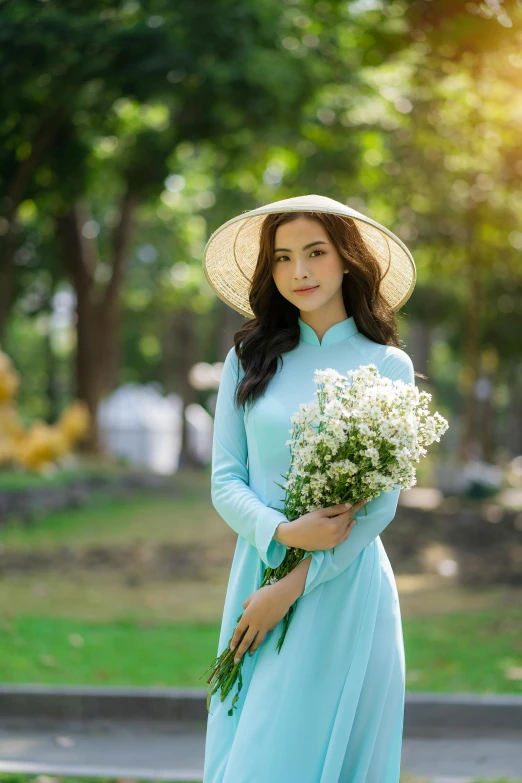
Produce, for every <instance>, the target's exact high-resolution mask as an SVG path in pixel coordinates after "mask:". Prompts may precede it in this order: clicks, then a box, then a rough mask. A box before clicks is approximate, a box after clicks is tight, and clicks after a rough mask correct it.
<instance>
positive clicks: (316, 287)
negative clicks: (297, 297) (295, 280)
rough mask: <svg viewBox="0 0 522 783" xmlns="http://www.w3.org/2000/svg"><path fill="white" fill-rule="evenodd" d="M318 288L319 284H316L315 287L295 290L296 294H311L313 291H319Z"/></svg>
mask: <svg viewBox="0 0 522 783" xmlns="http://www.w3.org/2000/svg"><path fill="white" fill-rule="evenodd" d="M318 288H319V286H318V285H314V287H313V288H303V289H301V291H299V290H297V291H294V293H295V294H311V293H312V292H313V291H317V289H318Z"/></svg>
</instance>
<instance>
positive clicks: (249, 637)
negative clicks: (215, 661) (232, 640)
mask: <svg viewBox="0 0 522 783" xmlns="http://www.w3.org/2000/svg"><path fill="white" fill-rule="evenodd" d="M256 634H257V630H256V629H254V630H253V631H251V630H250V628H249V629H248V631H247V632H246V633H245V635H244V636H243V639H242V640H241V644H240V645H239V646H238V648H237V650H236V654H235V655H234V663H237V662H238V661H239V659H240V658H242V657H243V655H244V654H245V653H246V651H247V650H248V648H249V647H250V645H251V644H252V642H253V640H254V638H255V636H256Z"/></svg>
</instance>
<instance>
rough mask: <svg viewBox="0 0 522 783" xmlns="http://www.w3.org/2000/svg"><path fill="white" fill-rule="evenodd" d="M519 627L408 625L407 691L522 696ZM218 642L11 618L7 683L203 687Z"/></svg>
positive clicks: (484, 618) (211, 628)
mask: <svg viewBox="0 0 522 783" xmlns="http://www.w3.org/2000/svg"><path fill="white" fill-rule="evenodd" d="M521 623H522V609H519V608H506V609H505V611H504V612H503V614H502V617H500V618H499V616H498V613H492V612H477V613H474V614H468V615H465V614H457V615H447V616H444V615H442V616H438V617H436V618H430V621H429V623H428V622H426V620H425V619H424V618H416V619H410V620H404V634H405V646H406V663H407V688H408V690H410V691H438V692H444V691H452V692H475V693H522V680H521V679H520V660H521V650H520V631H519V629H520V627H521ZM218 634H219V626H218V624H212V625H199V624H173V623H164V622H160V621H155V620H148V619H146V618H142V619H141V620H130V619H127V620H121V619H120V620H114V621H112V622H108V623H99V622H86V621H79V620H74V619H67V618H61V617H54V618H49V617H34V616H33V617H31V616H16V617H13V618H12V619H11V620H6V619H5V618H4V619H3V620H2V622H1V626H0V640H1V648H2V656H1V658H0V681H2V682H19V683H23V682H31V683H64V684H66V683H68V684H81V683H85V684H88V683H89V684H111V685H157V686H161V685H168V686H178V687H194V688H198V687H199V688H204V687H205V677H203V674H204V672H205V670H206V669H207V667H208V666H209V665H210V662H211V660H212V659H213V658H214V657H215V655H216V653H217V640H218ZM271 636H272V638H273V642H272V643H273V644H274V645H275V637H274V636H273V634H271ZM269 639H270V636H269V637H268V638H267V641H266V642H265V643H269Z"/></svg>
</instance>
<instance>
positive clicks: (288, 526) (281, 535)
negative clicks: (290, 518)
mask: <svg viewBox="0 0 522 783" xmlns="http://www.w3.org/2000/svg"><path fill="white" fill-rule="evenodd" d="M291 536H292V523H291V522H280V523H279V524H278V526H277V527H276V529H275V531H274V535H273V538H274V540H275V541H278V542H279V543H280V544H284V545H285V546H293V544H292V542H291V540H290V538H291Z"/></svg>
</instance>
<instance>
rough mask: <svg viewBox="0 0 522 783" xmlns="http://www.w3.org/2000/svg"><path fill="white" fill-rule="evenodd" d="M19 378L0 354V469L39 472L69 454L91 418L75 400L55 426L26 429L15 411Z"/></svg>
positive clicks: (45, 425) (8, 359)
mask: <svg viewBox="0 0 522 783" xmlns="http://www.w3.org/2000/svg"><path fill="white" fill-rule="evenodd" d="M19 385H20V376H19V374H18V372H17V371H16V369H15V367H14V365H13V363H12V361H11V359H10V358H9V356H7V354H5V353H3V352H2V351H1V350H0V465H9V464H11V465H19V466H21V467H23V468H25V469H26V470H31V471H41V470H43V469H44V468H46V467H48V466H49V465H52V464H53V463H56V462H57V461H58V460H59V459H60V458H61V457H64V456H65V455H66V454H68V453H70V452H71V451H72V450H73V449H74V447H75V446H76V444H77V443H78V441H79V440H81V439H82V438H83V437H84V436H85V435H86V434H87V433H88V432H89V428H90V426H91V417H90V414H89V410H88V408H87V406H86V404H85V403H84V402H82V401H80V400H75V401H74V402H73V403H71V405H69V406H68V407H67V408H66V409H65V410H64V411H63V412H62V414H61V415H60V418H59V419H58V421H57V422H56V424H54V425H50V424H46V423H45V422H43V421H36V422H34V423H33V424H32V425H31V426H30V427H29V428H28V429H25V428H24V426H23V424H22V422H21V420H20V417H19V416H18V413H17V411H16V407H15V397H16V394H17V392H18V388H19Z"/></svg>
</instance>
